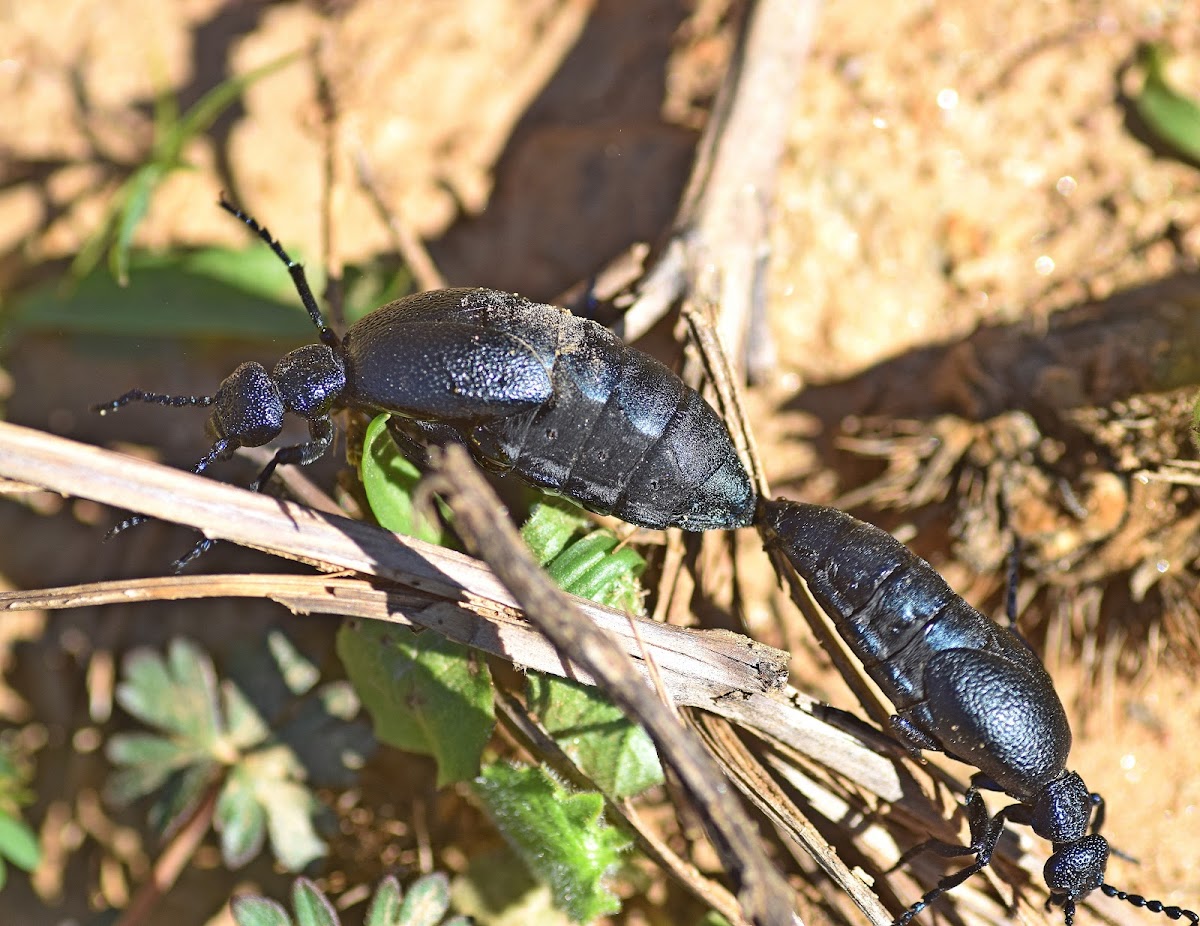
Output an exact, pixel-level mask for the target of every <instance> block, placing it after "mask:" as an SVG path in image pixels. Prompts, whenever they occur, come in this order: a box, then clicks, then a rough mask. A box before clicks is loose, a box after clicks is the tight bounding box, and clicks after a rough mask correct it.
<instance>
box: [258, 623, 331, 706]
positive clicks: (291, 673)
mask: <svg viewBox="0 0 1200 926" xmlns="http://www.w3.org/2000/svg"><path fill="white" fill-rule="evenodd" d="M267 647H268V648H269V649H270V651H271V656H272V657H273V658H274V659H275V665H276V666H277V667H278V669H279V675H280V677H281V678H282V679H283V683H284V684H285V685H287V688H288V691H290V692H291V693H292V694H294V695H302V694H307V693H308V692H309V691H311V690H312V687H313V686H314V685H315V684H316V683H317V680H318V679H319V678H320V677H321V672H320V670H319V669H318V668H317V667H316V666H315V665H313V663H312V660H310V659H309V658H308V657H307V656H305V655H304V654H303V653H302V652H300V650H298V649H296V647H295V646H293V645H292V641H291V640H289V639H288V638H287V637H286V636H285V635H284V634H282V633H280V632H279V631H278V630H273V631H271V632H270V633H268V634H267Z"/></svg>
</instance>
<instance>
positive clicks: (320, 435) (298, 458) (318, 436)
mask: <svg viewBox="0 0 1200 926" xmlns="http://www.w3.org/2000/svg"><path fill="white" fill-rule="evenodd" d="M308 433H309V434H310V435H311V436H312V440H310V441H305V442H304V443H303V444H292V445H291V446H289V447H280V448H279V449H278V450H276V451H275V456H273V457H271V460H270V462H268V463H267V465H266V466H264V467H263V468H262V471H261V472H260V473H259V474H258V476H257V477H256V478H255V480H254V481H253V482H252V483H250V485H249V486H248V487H247V488H249V489H250V491H251V492H261V491H262V487H263V486H265V485H266V484H267V481H268V480H269V479H270V478H271V476H272V475H273V474H274V472H275V469H276V467H279V466H286V465H287V464H289V463H291V464H295V465H297V466H308V464H309V463H314V462H316V461H317V460H319V459H321V457H323V456H325V454H326V452H327V451H328V450H329V448H330V446H332V444H333V422H332V421H331V420H330V419H329V418H328V417H325V418H314V419H313V420H312V421H310V422H309V423H308Z"/></svg>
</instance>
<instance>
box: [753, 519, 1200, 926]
mask: <svg viewBox="0 0 1200 926" xmlns="http://www.w3.org/2000/svg"><path fill="white" fill-rule="evenodd" d="M762 509H763V512H762V517H763V528H764V531H765V533H766V535H767V537H768V540H769V541H771V542H776V543H778V545H779V547H780V549H781V550H782V551H783V553H784V555H785V556H786V557H787V559H788V561H789V562H790V563H791V564H792V566H793V567H795V569H796V571H797V572H798V573H799V574H800V576H801V577H802V578H803V579H804V580H805V583H806V584H807V585H808V588H809V591H810V592H811V593H812V596H813V597H814V598H815V599H816V601H817V603H818V604H820V605H821V608H822V610H824V611H825V612H826V613H827V614H828V615H829V617H830V618H831V619H832V621H833V623H834V625H835V626H836V628H837V630H838V633H839V634H840V635H841V637H842V639H843V640H845V641H846V644H847V646H848V647H849V648H850V649H851V651H852V652H853V653H854V655H855V656H856V657H857V658H858V659H859V661H860V662H861V663H862V665H863V668H864V669H865V670H866V672H867V674H868V675H869V676H870V677H871V678H872V679H873V680H874V681H875V683H876V684H877V685H879V687H880V688H881V689H882V690H883V693H884V694H885V695H887V697H888V698H889V700H891V702H892V704H893V706H894V707H895V709H896V713H895V714H894V715H893V716H892V718H891V725H892V732H893V733H894V734H895V735H896V737H897V738H898V739H899V740H900V741H901V742H902V743H903V744H904V745H905V746H906V747H907V748H908V749H909V751H910V752H912V753H913V755H918V754H919V753H920V751H921V750H934V751H939V752H944V753H946V754H947V755H948V756H951V757H952V758H954V759H958V760H959V761H961V762H964V763H966V764H967V765H970V766H972V767H974V768H977V769H979V772H978V774H976V775H975V776H974V777H973V778H972V779H971V788H970V790H969V791H968V792H967V796H966V809H967V819H968V822H969V824H970V830H971V844H970V845H969V846H956V845H952V844H949V843H945V842H941V841H939V840H929V841H928V842H924V843H921V844H920V845H918V846H916V847H914V848H913V849H910V850H909V851H908V852H906V853H905V854H904V855H903V856H902V857H901V859H900V861H899V862H897V865H900V864H902V863H903V862H905V861H907V860H908V859H909V858H911V857H913V856H914V855H916V854H917V853H919V852H922V851H925V850H932V851H934V852H936V853H938V854H939V855H943V856H947V857H956V856H968V855H974V856H975V860H974V861H973V862H972V863H971V864H970V865H967V866H966V867H964V868H962V869H961V870H959V871H957V872H955V873H954V874H952V875H949V876H947V877H946V878H943V879H942V880H941V881H940V882H939V883H938V884H937V886H936V887H934V888H933V889H932V890H930V891H929V892H928V893H927V894H926V895H925V896H924V897H922V898H921V899H920V900H919V901H917V902H916V903H915V904H913V905H912V906H911V907H909V908H908V910H907V911H905V913H904V914H903V915H902V916H901V917H900V918H899V919H897V920H896V923H895V924H894V926H904V924H906V923H908V921H909V920H911V919H912V918H913V917H914V916H915V915H916V914H917V913H919V912H920V911H921V910H923V909H924V908H925V907H926V906H927V905H928V904H929V902H930V901H932V900H934V899H935V898H936V897H939V896H941V895H942V894H943V893H945V892H946V891H948V890H950V889H951V888H954V887H956V886H957V885H959V884H961V883H962V882H963V881H965V880H966V879H967V878H969V877H971V876H972V875H974V874H975V873H977V872H979V871H980V870H982V869H983V868H984V867H985V866H986V865H988V863H989V862H990V861H991V858H992V854H993V852H994V851H995V848H996V842H997V841H998V840H999V838H1000V833H1001V831H1002V830H1003V829H1004V824H1005V822H1006V821H1008V822H1012V823H1023V824H1026V825H1028V826H1030V827H1031V828H1032V829H1033V831H1034V832H1035V833H1037V834H1038V835H1039V836H1041V837H1042V838H1044V839H1048V840H1050V843H1051V845H1052V847H1053V852H1052V854H1051V856H1050V859H1049V860H1048V861H1047V862H1046V867H1045V871H1044V875H1045V878H1046V884H1047V885H1048V886H1049V888H1050V902H1051V903H1054V904H1059V905H1061V906H1062V907H1063V912H1064V918H1065V920H1066V926H1071V924H1072V923H1073V921H1074V916H1075V904H1076V903H1077V902H1078V901H1080V900H1082V899H1083V898H1084V897H1086V896H1087V895H1088V894H1090V893H1091V892H1092V891H1095V890H1100V891H1101V892H1102V893H1104V894H1106V895H1107V896H1109V897H1115V898H1118V899H1120V900H1125V901H1128V902H1129V903H1132V904H1134V905H1135V906H1138V907H1145V908H1146V909H1148V910H1152V911H1153V912H1155V913H1163V914H1165V915H1166V916H1168V917H1169V918H1171V919H1173V920H1177V919H1179V918H1180V917H1186V918H1187V919H1188V920H1190V921H1191V923H1192V926H1198V924H1200V916H1197V914H1196V913H1193V912H1192V911H1191V910H1185V909H1183V908H1181V907H1173V906H1166V905H1165V904H1163V903H1162V902H1161V901H1157V900H1147V899H1146V898H1144V897H1141V896H1139V895H1137V894H1127V893H1125V892H1124V891H1121V890H1118V889H1117V888H1115V887H1113V886H1112V885H1110V884H1106V883H1104V872H1105V867H1106V865H1107V862H1108V855H1109V846H1108V842H1107V841H1106V840H1105V839H1104V837H1103V836H1101V835H1100V834H1099V833H1098V832H1097V830H1099V828H1100V824H1101V823H1102V822H1103V806H1104V805H1103V801H1102V800H1101V799H1100V796H1099V795H1098V794H1094V793H1092V792H1090V791H1089V790H1088V788H1087V785H1085V784H1084V783H1083V779H1082V778H1080V777H1079V775H1078V774H1076V773H1075V772H1071V771H1067V767H1066V766H1067V757H1068V754H1069V753H1070V750H1071V728H1070V726H1069V725H1068V723H1067V715H1066V711H1064V710H1063V706H1062V702H1061V701H1060V700H1059V697H1058V694H1057V692H1056V691H1055V690H1054V683H1053V681H1052V680H1051V678H1050V676H1049V674H1048V673H1047V672H1046V669H1045V667H1044V666H1043V665H1042V664H1041V662H1040V661H1039V660H1038V658H1037V656H1035V655H1034V653H1033V651H1032V650H1031V649H1030V648H1029V646H1028V645H1027V644H1026V643H1025V641H1024V640H1022V639H1021V638H1020V637H1018V636H1017V635H1016V634H1015V633H1013V632H1012V631H1011V630H1009V629H1007V628H1005V627H1001V626H1000V625H998V624H997V623H995V622H994V621H992V620H991V619H989V618H988V617H986V616H984V615H983V614H981V613H980V612H979V611H976V610H975V609H974V608H972V607H971V606H970V605H969V604H967V602H966V601H964V600H963V599H962V598H960V597H959V596H958V595H956V594H955V593H954V592H953V591H952V590H951V589H950V586H948V585H947V584H946V582H945V580H944V579H942V577H941V576H940V575H938V574H937V572H935V571H934V569H933V567H931V566H930V565H929V564H928V563H926V562H925V561H924V560H923V559H921V558H920V557H919V556H917V555H916V554H914V553H912V552H911V551H910V550H908V549H907V548H906V547H905V546H904V545H903V544H901V543H900V542H899V541H897V540H896V539H895V538H894V537H892V535H891V534H888V533H886V532H885V531H882V530H880V529H879V528H877V527H875V526H873V525H871V524H867V523H866V522H864V521H860V520H858V519H857V518H854V517H851V516H850V515H848V514H846V513H844V512H842V511H838V510H836V509H833V508H825V507H822V506H819V505H807V504H801V503H798V502H789V501H774V502H764V503H763V505H762ZM980 789H987V790H998V791H1003V792H1004V793H1005V794H1008V795H1009V796H1010V797H1012V798H1014V799H1015V800H1016V801H1017V803H1015V804H1010V805H1009V806H1007V807H1005V808H1003V809H1002V810H1001V811H1000V812H999V813H997V814H996V815H995V816H991V817H989V815H988V811H987V807H986V805H985V804H984V802H983V798H982V797H981V796H980V793H979V792H980Z"/></svg>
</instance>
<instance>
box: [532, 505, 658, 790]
mask: <svg viewBox="0 0 1200 926" xmlns="http://www.w3.org/2000/svg"><path fill="white" fill-rule="evenodd" d="M534 522H538V526H537V527H535V528H534V529H533V530H530V531H528V532H527V530H526V529H528V528H529V527H530V524H532V523H534ZM589 524H590V522H589V521H587V520H585V519H582V518H580V517H579V516H577V515H574V513H573V512H571V511H569V510H567V511H563V510H561V509H557V508H553V507H551V506H546V505H539V506H537V509H536V510H535V512H534V514H533V516H532V517H531V518H530V523H527V524H526V527H525V528H523V529H522V534H523V535H525V536H526V542H532V543H537V544H538V546H539V548H540V549H539V551H537V553H538V555H539V556H540V558H541V559H542V561H543V564H544V565H546V564H548V565H546V571H547V573H548V574H549V576H550V578H551V579H553V580H554V581H555V582H556V583H558V585H559V586H560V587H561V588H562V589H563V590H564V591H568V592H570V593H571V594H573V595H580V596H582V597H584V598H590V599H591V600H593V601H597V602H600V603H601V604H606V605H609V606H610V607H618V608H623V609H625V610H627V611H633V612H640V611H641V610H642V606H641V603H642V595H643V593H642V589H641V583H640V582H639V581H638V576H639V575H641V573H642V571H643V570H644V569H645V568H646V561H645V560H644V559H642V557H641V556H640V555H638V553H637V552H636V551H634V550H633V549H631V548H629V547H624V548H622V549H620V550H616V552H613V551H614V549H615V548H616V546H617V542H618V541H617V537H616V535H615V534H613V533H612V532H611V531H606V530H597V531H592V532H591V533H589V534H587V535H586V536H584V537H583V538H582V539H579V540H575V541H573V542H572V541H571V537H572V535H573V533H574V532H575V531H577V530H578V529H579V528H580V527H581V526H582V527H586V526H588V525H589ZM568 531H570V532H568ZM547 557H549V558H548V559H547ZM528 701H529V707H530V709H531V710H532V711H534V712H535V713H537V714H538V715H539V716H540V718H541V721H542V723H543V725H544V726H545V727H546V729H547V730H548V731H549V732H550V734H551V735H552V736H553V737H554V739H555V741H556V742H557V743H558V744H559V745H560V746H562V748H563V750H564V751H565V752H566V753H567V755H569V756H570V757H571V759H572V761H574V762H575V764H576V765H578V766H579V768H580V769H581V770H582V771H583V772H584V773H585V774H587V775H588V776H589V777H590V778H591V779H592V780H593V781H595V782H596V784H597V785H598V786H599V787H600V788H601V789H603V791H604V792H605V793H606V794H610V795H612V796H614V797H629V796H632V795H634V794H638V793H639V792H641V791H644V790H645V789H646V788H649V787H652V786H654V785H656V784H659V783H660V782H661V781H662V767H661V766H660V765H659V762H658V753H657V752H656V751H655V749H654V743H653V742H652V741H651V739H650V737H649V735H648V734H647V733H646V731H645V730H644V729H642V728H641V727H640V726H639V725H637V724H634V723H631V722H630V721H629V720H627V719H626V718H625V715H624V714H623V713H622V712H621V711H620V710H619V709H618V708H616V707H614V706H613V705H612V704H611V703H609V702H608V700H607V699H606V698H605V697H604V696H603V695H602V694H600V693H599V692H598V691H596V689H595V688H589V687H587V686H584V685H579V684H576V683H574V682H570V681H566V680H564V679H558V678H550V677H547V676H543V675H541V674H539V673H530V675H529V679H528Z"/></svg>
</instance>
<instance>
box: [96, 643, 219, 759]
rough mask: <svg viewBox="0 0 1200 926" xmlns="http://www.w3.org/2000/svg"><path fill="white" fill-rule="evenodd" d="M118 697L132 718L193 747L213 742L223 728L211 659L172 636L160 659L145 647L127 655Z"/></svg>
mask: <svg viewBox="0 0 1200 926" xmlns="http://www.w3.org/2000/svg"><path fill="white" fill-rule="evenodd" d="M124 667H125V673H124V681H122V682H121V684H120V685H118V686H117V700H118V701H119V702H120V704H121V706H122V707H123V708H125V710H127V711H128V712H129V713H130V714H132V715H133V716H134V717H137V718H138V719H139V720H141V721H142V722H143V723H145V724H148V725H149V726H152V727H158V728H159V729H161V730H166V731H169V732H171V733H175V734H178V735H179V736H181V737H184V738H186V739H187V741H188V742H189V744H190V745H192V746H193V747H195V748H201V747H204V748H212V747H214V746H215V744H216V742H217V739H218V736H219V732H220V726H221V716H220V709H219V706H218V702H217V680H216V673H215V672H214V671H213V666H212V661H211V660H210V659H209V658H208V655H207V654H206V653H205V652H204V651H203V650H201V649H200V648H199V647H197V646H196V645H195V644H193V643H191V642H189V641H187V640H181V639H176V640H172V641H171V643H170V645H169V647H168V649H167V659H166V660H165V661H164V660H163V659H162V658H161V657H160V656H159V655H158V654H157V653H156V652H154V651H153V650H149V649H139V650H134V651H133V652H132V653H130V654H129V655H128V656H127V657H126V658H125V664H124Z"/></svg>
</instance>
